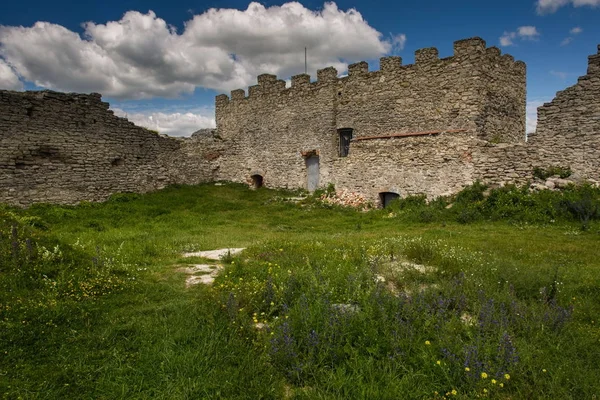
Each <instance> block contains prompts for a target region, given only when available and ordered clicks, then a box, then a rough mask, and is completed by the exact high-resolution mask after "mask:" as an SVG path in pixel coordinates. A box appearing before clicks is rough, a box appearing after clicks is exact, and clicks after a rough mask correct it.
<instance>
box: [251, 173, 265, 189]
mask: <svg viewBox="0 0 600 400" xmlns="http://www.w3.org/2000/svg"><path fill="white" fill-rule="evenodd" d="M250 178H252V187H253V188H254V189H259V188H261V187H262V185H263V177H262V175H258V174H257V175H252V176H251V177H250Z"/></svg>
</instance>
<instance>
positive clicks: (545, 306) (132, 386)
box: [0, 184, 600, 399]
mask: <svg viewBox="0 0 600 400" xmlns="http://www.w3.org/2000/svg"><path fill="white" fill-rule="evenodd" d="M475 189H476V190H474V189H471V191H469V190H467V191H465V192H464V193H463V194H461V195H459V196H458V197H457V198H455V199H453V200H452V201H450V200H449V201H448V202H446V203H444V202H437V203H430V204H426V203H425V202H424V201H423V199H419V198H411V199H407V200H405V201H404V202H399V203H397V204H395V205H392V207H391V208H389V209H385V210H371V211H368V212H360V211H356V210H353V209H348V208H342V207H336V206H324V205H321V204H319V202H318V201H316V200H315V199H311V198H309V199H307V200H305V201H302V202H300V203H295V202H291V201H287V200H286V198H288V197H291V196H295V195H296V194H295V193H291V192H282V191H273V190H267V189H260V190H255V191H251V190H248V189H247V188H245V187H244V186H241V185H234V184H226V185H221V186H216V185H214V184H210V185H200V186H178V187H171V188H168V189H165V190H163V191H160V192H156V193H151V194H146V195H133V194H120V195H115V196H113V197H112V198H111V200H109V201H107V202H105V203H102V204H90V203H84V204H80V205H79V206H76V207H70V206H52V205H36V206H33V207H31V208H29V209H27V210H19V209H13V208H10V207H0V290H1V291H0V398H6V399H19V398H22V399H38V398H39V399H79V398H82V399H145V398H156V399H188V398H189V399H197V398H208V399H217V398H223V399H259V398H268V399H280V398H295V399H349V398H356V399H413V398H414V399H435V398H440V399H441V398H444V397H446V398H459V399H460V398H462V399H471V398H497V399H532V398H545V399H570V398H572V399H595V398H598V397H599V396H600V382H599V380H598V377H599V376H600V357H599V355H600V321H599V318H600V290H599V288H600V248H599V244H600V223H599V222H598V220H597V219H598V215H597V209H596V213H594V212H593V210H594V209H593V206H594V204H597V202H598V191H597V190H596V191H588V192H587V194H585V193H584V194H585V196H583V195H582V196H583V197H581V198H579V197H577V196H579V195H580V193H579V192H577V193H576V192H573V193H566V194H564V195H562V196H566V197H567V198H569V199H570V200H569V201H571V202H570V203H568V205H573V204H574V205H575V206H577V207H579V208H577V207H571V208H569V209H568V208H565V207H563V208H560V207H557V206H556V204H559V203H560V201H562V203H560V204H563V205H564V204H567V203H565V202H564V201H563V200H560V199H559V200H560V201H559V202H557V201H556V198H554V197H552V196H555V197H556V196H558V195H551V194H540V195H537V196H534V197H528V196H529V195H526V194H524V193H525V192H523V191H521V192H518V191H517V192H515V193H516V194H515V193H513V192H509V191H507V192H502V193H495V192H494V193H492V194H491V196H489V197H487V199H488V200H485V199H484V198H483V197H481V196H480V194H481V192H482V191H483V188H480V189H481V190H479V189H478V188H477V187H476V188H475ZM589 190H591V189H589ZM590 193H591V194H590ZM461 196H462V197H461ZM569 196H571V197H569ZM586 196H587V197H586ZM491 202H493V207H492V206H491V205H490V204H492V203H491ZM590 202H591V203H590ZM594 202H596V203H594ZM588 203H589V204H588ZM450 204H451V205H450ZM461 204H462V205H461ZM552 204H554V205H552ZM581 207H583V209H584V211H585V210H588V211H589V210H592V211H589V212H587V214H586V213H583V214H585V215H583V214H582V213H581V212H580V211H581V209H582V208H581ZM586 207H587V208H586ZM590 207H591V208H590ZM596 207H597V206H596ZM573 209H575V210H576V211H577V210H579V211H578V212H579V214H577V213H575V212H571V213H569V210H571V211H572V210H573ZM577 216H579V217H580V218H576V217H577ZM582 228H583V229H582ZM223 247H246V248H247V249H246V250H245V251H244V252H243V253H242V254H241V255H239V256H236V257H231V256H230V257H225V258H224V259H223V260H222V261H221V263H222V264H224V266H225V269H224V270H223V272H222V273H221V274H220V275H219V276H218V277H217V279H216V281H215V282H214V284H213V285H212V286H203V285H198V286H193V287H190V288H186V287H185V279H186V275H185V274H184V273H181V272H179V271H178V270H179V269H180V268H181V267H182V266H185V265H189V264H194V263H200V262H209V261H207V260H204V259H199V258H191V259H188V258H183V256H182V253H183V252H187V251H197V250H210V249H217V248H223ZM257 324H258V326H259V327H260V328H257Z"/></svg>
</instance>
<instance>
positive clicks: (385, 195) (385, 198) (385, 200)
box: [379, 192, 400, 208]
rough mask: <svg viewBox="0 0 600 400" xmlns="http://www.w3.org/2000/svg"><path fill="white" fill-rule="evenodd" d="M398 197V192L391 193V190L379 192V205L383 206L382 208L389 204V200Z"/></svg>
mask: <svg viewBox="0 0 600 400" xmlns="http://www.w3.org/2000/svg"><path fill="white" fill-rule="evenodd" d="M399 197H400V195H399V194H398V193H393V192H382V193H379V200H380V201H381V205H382V206H383V208H386V207H387V206H388V205H389V204H390V202H392V201H394V200H396V199H397V198H399Z"/></svg>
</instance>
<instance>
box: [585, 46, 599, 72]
mask: <svg viewBox="0 0 600 400" xmlns="http://www.w3.org/2000/svg"><path fill="white" fill-rule="evenodd" d="M587 74H588V75H596V74H599V75H600V44H599V45H598V51H597V53H596V54H593V55H591V56H589V57H588V69H587Z"/></svg>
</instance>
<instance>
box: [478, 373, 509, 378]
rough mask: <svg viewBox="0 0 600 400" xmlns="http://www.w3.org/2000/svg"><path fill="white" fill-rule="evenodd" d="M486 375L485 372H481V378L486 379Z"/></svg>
mask: <svg viewBox="0 0 600 400" xmlns="http://www.w3.org/2000/svg"><path fill="white" fill-rule="evenodd" d="M505 376H506V375H505ZM487 377H488V374H486V373H485V372H482V373H481V379H487Z"/></svg>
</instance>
